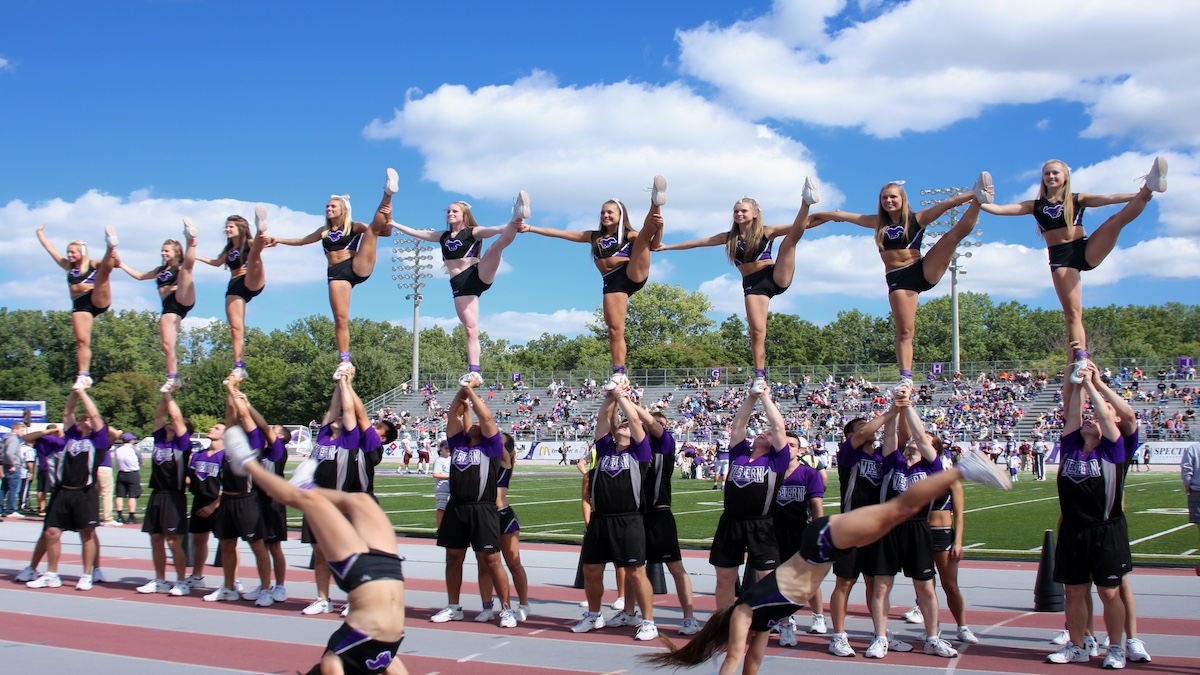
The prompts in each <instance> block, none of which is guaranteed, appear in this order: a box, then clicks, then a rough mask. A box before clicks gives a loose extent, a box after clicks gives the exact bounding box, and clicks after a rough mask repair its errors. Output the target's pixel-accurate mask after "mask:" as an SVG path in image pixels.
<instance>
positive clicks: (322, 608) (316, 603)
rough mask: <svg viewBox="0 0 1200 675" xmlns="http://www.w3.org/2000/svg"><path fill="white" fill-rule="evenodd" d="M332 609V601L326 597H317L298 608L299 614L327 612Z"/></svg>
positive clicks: (311, 614)
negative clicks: (306, 605) (300, 608)
mask: <svg viewBox="0 0 1200 675" xmlns="http://www.w3.org/2000/svg"><path fill="white" fill-rule="evenodd" d="M332 611H333V603H332V602H330V601H329V599H328V598H317V599H315V600H313V601H312V602H310V603H308V607H305V608H304V609H302V610H300V613H301V614H304V615H307V616H313V615H314V614H328V613H330V612H332Z"/></svg>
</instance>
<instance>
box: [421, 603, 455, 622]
mask: <svg viewBox="0 0 1200 675" xmlns="http://www.w3.org/2000/svg"><path fill="white" fill-rule="evenodd" d="M429 620H430V621H432V622H433V623H446V622H448V621H462V620H463V611H462V605H447V606H446V607H445V608H444V609H442V610H441V611H440V612H438V613H437V614H434V615H433V616H431V617H429Z"/></svg>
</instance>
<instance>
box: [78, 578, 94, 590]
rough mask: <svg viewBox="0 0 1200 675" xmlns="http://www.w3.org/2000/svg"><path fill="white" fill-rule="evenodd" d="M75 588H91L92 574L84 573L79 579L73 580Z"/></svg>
mask: <svg viewBox="0 0 1200 675" xmlns="http://www.w3.org/2000/svg"><path fill="white" fill-rule="evenodd" d="M75 590H77V591H90V590H92V575H90V574H85V575H83V576H81V577H79V581H76V582H75Z"/></svg>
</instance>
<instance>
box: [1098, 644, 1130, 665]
mask: <svg viewBox="0 0 1200 675" xmlns="http://www.w3.org/2000/svg"><path fill="white" fill-rule="evenodd" d="M1101 667H1103V668H1108V669H1109V670H1120V669H1122V668H1124V667H1125V650H1124V649H1121V648H1120V647H1118V646H1116V645H1111V646H1110V647H1109V648H1108V654H1106V655H1105V656H1104V663H1102V664H1101Z"/></svg>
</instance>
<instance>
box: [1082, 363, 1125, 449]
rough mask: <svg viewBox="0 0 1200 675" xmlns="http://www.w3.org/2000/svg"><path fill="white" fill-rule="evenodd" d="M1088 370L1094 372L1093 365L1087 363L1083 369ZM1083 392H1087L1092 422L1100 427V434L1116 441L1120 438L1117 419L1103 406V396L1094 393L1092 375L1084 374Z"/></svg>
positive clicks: (1094, 387) (1094, 386)
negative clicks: (1090, 403)
mask: <svg viewBox="0 0 1200 675" xmlns="http://www.w3.org/2000/svg"><path fill="white" fill-rule="evenodd" d="M1087 368H1090V369H1091V370H1092V371H1095V370H1096V366H1095V364H1093V363H1091V362H1089V363H1088V365H1087V366H1086V367H1085V369H1087ZM1083 390H1084V391H1086V392H1087V395H1088V398H1090V399H1091V401H1092V415H1093V421H1094V422H1095V423H1096V424H1097V425H1098V426H1099V427H1100V433H1101V434H1103V435H1104V437H1105V438H1107V439H1108V440H1110V441H1116V440H1117V439H1118V438H1120V437H1121V430H1120V429H1118V428H1117V418H1116V415H1115V414H1114V413H1113V411H1112V410H1111V409H1109V407H1108V406H1106V405H1104V404H1103V403H1104V396H1103V395H1102V394H1101V393H1100V392H1099V391H1096V385H1095V384H1093V383H1092V373H1085V374H1084V379H1083Z"/></svg>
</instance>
